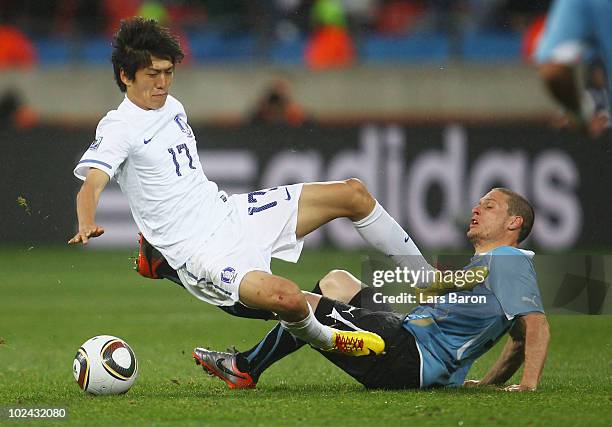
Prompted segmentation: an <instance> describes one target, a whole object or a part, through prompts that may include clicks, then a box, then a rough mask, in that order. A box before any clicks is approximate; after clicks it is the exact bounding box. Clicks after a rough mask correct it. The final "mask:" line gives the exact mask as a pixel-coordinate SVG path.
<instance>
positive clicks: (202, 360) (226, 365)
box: [193, 347, 257, 389]
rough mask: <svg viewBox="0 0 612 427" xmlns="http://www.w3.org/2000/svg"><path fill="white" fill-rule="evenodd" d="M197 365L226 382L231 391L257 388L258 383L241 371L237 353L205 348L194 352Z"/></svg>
mask: <svg viewBox="0 0 612 427" xmlns="http://www.w3.org/2000/svg"><path fill="white" fill-rule="evenodd" d="M193 358H194V359H195V362H196V365H200V366H202V368H203V369H204V371H205V372H207V373H208V374H209V375H214V376H215V377H217V378H220V379H221V380H223V381H225V383H226V384H227V385H228V386H229V388H231V389H235V388H255V386H256V385H257V381H256V380H254V379H253V377H251V375H250V374H249V373H248V372H246V369H245V370H244V371H243V370H241V369H239V366H238V358H237V356H236V353H227V352H220V351H214V350H208V349H205V348H200V347H198V348H196V349H194V350H193Z"/></svg>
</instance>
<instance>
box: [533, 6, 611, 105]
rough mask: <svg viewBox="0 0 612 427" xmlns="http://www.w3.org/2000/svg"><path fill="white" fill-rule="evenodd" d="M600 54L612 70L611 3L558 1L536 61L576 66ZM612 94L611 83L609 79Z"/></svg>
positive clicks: (548, 18)
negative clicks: (568, 63) (572, 63)
mask: <svg viewBox="0 0 612 427" xmlns="http://www.w3.org/2000/svg"><path fill="white" fill-rule="evenodd" d="M576 53H578V57H579V59H580V60H584V59H585V58H586V57H588V56H590V55H592V54H594V53H595V54H599V56H600V57H601V58H602V59H603V61H604V64H605V67H606V69H607V70H608V72H609V70H611V69H612V0H556V1H555V2H554V3H553V5H552V7H551V9H550V11H549V13H548V17H547V18H546V26H545V28H544V33H543V35H542V38H541V39H540V42H539V43H538V48H537V50H536V54H535V59H536V62H538V63H543V62H548V61H552V62H560V63H566V62H574V60H573V58H574V57H575V56H576ZM608 91H610V92H611V93H612V79H608Z"/></svg>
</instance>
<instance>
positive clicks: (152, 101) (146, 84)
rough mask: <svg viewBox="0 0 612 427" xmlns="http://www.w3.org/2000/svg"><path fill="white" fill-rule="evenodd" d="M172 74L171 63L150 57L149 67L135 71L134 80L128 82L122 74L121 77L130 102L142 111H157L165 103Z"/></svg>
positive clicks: (172, 67) (172, 66)
mask: <svg viewBox="0 0 612 427" xmlns="http://www.w3.org/2000/svg"><path fill="white" fill-rule="evenodd" d="M173 74H174V65H173V64H172V62H171V61H169V60H167V59H159V58H156V57H154V56H152V57H151V65H150V66H148V67H146V68H141V69H140V70H138V71H136V75H135V77H134V80H128V79H127V78H125V75H123V73H122V76H121V77H122V80H123V82H124V83H125V85H126V86H127V96H128V98H129V99H130V101H132V102H133V103H134V104H136V105H138V106H139V107H140V108H142V109H143V110H157V109H158V108H161V107H163V106H164V104H165V103H166V98H167V97H168V91H169V90H170V85H171V84H172V77H173Z"/></svg>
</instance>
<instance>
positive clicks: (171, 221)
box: [74, 96, 231, 269]
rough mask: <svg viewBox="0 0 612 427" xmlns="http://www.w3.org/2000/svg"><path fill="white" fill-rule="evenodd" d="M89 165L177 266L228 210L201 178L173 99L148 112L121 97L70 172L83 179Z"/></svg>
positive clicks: (195, 152)
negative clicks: (111, 182)
mask: <svg viewBox="0 0 612 427" xmlns="http://www.w3.org/2000/svg"><path fill="white" fill-rule="evenodd" d="M89 168H96V169H100V170H102V171H104V172H106V173H107V174H108V175H109V177H111V178H115V179H116V180H117V182H118V183H119V186H120V187H121V191H122V192H123V194H125V195H126V197H127V199H128V202H129V204H130V209H131V211H132V216H133V217H134V221H136V225H137V226H138V228H139V229H140V231H141V232H142V234H143V235H144V236H145V238H146V239H147V240H148V241H149V242H150V243H151V244H152V245H153V246H155V247H156V248H157V249H159V250H160V251H161V253H162V254H163V255H164V257H165V258H166V259H167V260H168V262H169V263H170V265H171V266H172V267H173V268H175V269H176V268H179V267H181V266H182V265H183V264H184V263H185V261H186V260H187V258H189V257H190V256H191V255H192V254H193V253H194V252H195V251H196V249H197V248H198V246H200V245H202V244H203V242H204V241H205V240H206V238H208V237H209V236H210V235H211V234H212V233H213V232H214V231H215V230H216V229H217V227H218V226H219V225H220V224H221V222H222V221H223V219H224V218H226V217H227V215H228V214H229V213H230V212H231V207H230V204H229V203H226V202H225V201H224V199H222V198H221V197H220V195H219V189H218V188H217V184H215V183H214V182H212V181H209V180H208V179H207V178H206V175H204V171H203V170H202V165H201V164H200V159H199V157H198V150H197V145H196V139H195V135H194V134H193V131H192V130H191V127H190V126H189V124H188V123H187V115H186V114H185V109H184V108H183V105H182V104H181V103H180V102H179V101H178V100H176V99H175V98H173V97H172V96H168V98H167V99H166V103H165V104H164V106H163V107H162V108H159V109H157V110H148V111H147V110H143V109H141V108H140V107H138V106H136V105H135V104H134V103H132V102H131V101H130V100H129V99H128V98H127V96H126V97H125V99H124V100H123V102H122V103H121V104H120V105H119V107H118V108H117V109H116V110H112V111H110V112H109V113H108V114H107V115H106V116H105V117H104V118H103V119H102V120H101V121H100V123H99V124H98V128H97V129H96V139H95V140H94V142H93V143H92V144H91V146H90V147H89V149H88V150H87V151H86V152H85V154H83V157H82V158H81V160H80V161H79V162H78V164H77V165H76V167H75V169H74V174H75V175H76V176H77V177H78V178H80V179H82V180H84V179H85V177H86V175H87V172H88V170H89Z"/></svg>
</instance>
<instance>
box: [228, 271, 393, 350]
mask: <svg viewBox="0 0 612 427" xmlns="http://www.w3.org/2000/svg"><path fill="white" fill-rule="evenodd" d="M239 291H240V301H241V302H242V303H243V304H245V305H247V306H250V307H254V308H261V309H264V310H271V311H273V312H275V313H277V314H278V315H279V317H280V319H281V324H282V326H283V327H284V328H285V329H286V330H287V331H289V332H290V333H291V334H292V335H293V336H294V337H296V338H298V339H300V340H302V341H305V342H307V343H309V344H310V345H312V346H313V347H315V348H319V349H322V350H325V351H332V352H337V353H342V354H345V355H348V356H366V355H369V354H372V353H374V354H378V353H382V352H383V351H384V348H385V343H384V341H383V340H382V338H380V336H378V335H377V334H374V333H371V332H367V331H351V332H344V331H339V330H336V329H332V328H330V327H329V326H325V325H323V324H322V323H320V322H319V321H318V320H317V319H316V318H315V316H314V313H313V311H312V309H311V308H310V305H309V304H308V302H307V300H306V296H305V295H304V294H303V293H302V292H301V291H300V289H299V287H298V286H297V285H296V284H295V283H293V282H291V281H290V280H287V279H285V278H282V277H279V276H274V275H272V274H270V273H266V272H263V271H251V272H249V273H247V274H246V275H245V276H244V278H243V279H242V281H241V282H240V288H239ZM309 297H310V298H318V296H315V295H312V294H311V296H309ZM313 302H316V301H313Z"/></svg>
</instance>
